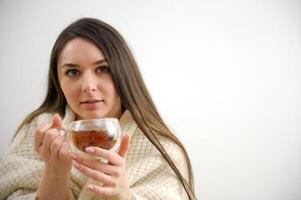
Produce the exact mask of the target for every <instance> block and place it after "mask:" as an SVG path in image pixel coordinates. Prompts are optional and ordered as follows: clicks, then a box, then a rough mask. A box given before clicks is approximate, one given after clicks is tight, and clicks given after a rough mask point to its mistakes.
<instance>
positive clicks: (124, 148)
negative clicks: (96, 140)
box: [85, 133, 131, 165]
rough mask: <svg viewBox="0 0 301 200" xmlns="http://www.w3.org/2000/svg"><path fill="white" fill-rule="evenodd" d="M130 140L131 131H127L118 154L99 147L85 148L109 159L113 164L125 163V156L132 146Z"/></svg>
mask: <svg viewBox="0 0 301 200" xmlns="http://www.w3.org/2000/svg"><path fill="white" fill-rule="evenodd" d="M130 142H131V136H130V134H129V133H126V134H125V135H124V136H123V138H122V141H121V144H120V148H119V151H118V154H116V153H115V152H111V151H108V150H106V149H102V148H98V147H87V148H86V149H85V150H86V152H88V153H90V154H91V155H93V156H96V157H101V158H104V159H106V160H108V161H109V163H112V164H113V165H123V164H124V158H125V157H126V155H127V153H128V150H129V148H130Z"/></svg>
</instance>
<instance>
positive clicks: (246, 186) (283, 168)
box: [0, 0, 301, 200]
mask: <svg viewBox="0 0 301 200" xmlns="http://www.w3.org/2000/svg"><path fill="white" fill-rule="evenodd" d="M300 9H301V3H300V1H288V0H283V1H264V0H252V1H251V0H250V1H245V0H242V1H234V0H232V1H222V0H221V1H209V0H207V1H192V0H183V1H173V0H157V1H154V0H152V1H146V0H144V1H143V0H136V1H134V0H132V1H130V0H127V1H117V0H110V1H104V0H94V1H74V0H70V1H67V0H66V1H58V0H57V1H47V2H45V1H30V0H27V1H22V0H20V1H16V0H2V1H1V2H0V30H1V33H0V35H1V37H0V44H1V54H0V91H1V104H0V110H1V112H0V127H1V131H0V134H1V140H0V156H1V155H3V154H4V152H5V150H6V149H7V147H8V142H9V138H10V137H11V136H12V135H13V133H14V130H15V128H16V127H17V125H18V124H19V123H20V122H21V120H22V119H23V118H24V117H25V116H26V114H28V113H29V112H30V111H32V110H33V109H34V108H36V107H37V106H38V105H39V104H40V103H41V101H42V98H43V96H44V93H45V85H46V84H45V83H46V81H45V80H46V74H47V67H48V61H49V55H50V51H51V47H52V45H53V43H54V41H55V39H56V37H57V36H58V34H59V32H60V31H61V30H62V29H63V28H64V27H65V26H66V25H68V24H69V23H70V22H72V21H73V20H75V19H78V18H79V17H83V16H90V17H97V18H99V19H102V20H104V21H106V22H108V23H110V24H112V25H113V26H115V27H116V28H117V29H118V30H120V32H121V33H122V34H123V35H124V36H125V38H126V39H127V41H128V43H129V45H130V47H131V48H132V50H133V52H134V54H135V56H136V59H137V61H138V63H139V65H140V68H141V70H142V73H143V76H144V78H145V81H146V83H147V85H148V87H149V89H150V91H151V93H152V95H153V98H154V101H155V102H156V104H157V106H158V108H159V110H160V112H161V113H162V115H163V117H164V118H165V120H166V121H167V122H168V124H169V125H170V127H172V128H173V130H175V131H176V132H177V134H178V136H179V137H180V138H181V140H182V141H183V143H184V145H185V146H186V147H187V150H188V152H189V154H190V156H191V159H192V162H193V167H194V173H195V182H196V192H197V196H198V198H199V199H204V200H242V199H244V200H254V199H260V200H270V199H273V200H284V199H285V200H299V199H301V192H300V187H301V145H300V142H301V135H300V131H301V123H300V122H301V121H300V120H301V107H300V100H301V99H300V94H301V81H300V75H301V70H300V64H301V61H300V58H301V37H300V35H301V12H300Z"/></svg>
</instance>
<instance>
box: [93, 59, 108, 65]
mask: <svg viewBox="0 0 301 200" xmlns="http://www.w3.org/2000/svg"><path fill="white" fill-rule="evenodd" d="M103 63H107V60H106V59H105V58H103V59H101V60H98V61H96V62H94V63H93V65H100V64H103Z"/></svg>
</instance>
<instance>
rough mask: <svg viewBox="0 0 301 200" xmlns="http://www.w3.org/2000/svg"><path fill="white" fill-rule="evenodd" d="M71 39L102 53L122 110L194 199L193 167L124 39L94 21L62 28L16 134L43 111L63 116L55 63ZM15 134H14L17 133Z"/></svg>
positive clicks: (83, 19) (63, 107) (103, 24)
mask: <svg viewBox="0 0 301 200" xmlns="http://www.w3.org/2000/svg"><path fill="white" fill-rule="evenodd" d="M74 38H83V39H86V40H89V41H91V42H93V43H94V44H95V45H96V46H97V47H98V48H99V49H101V51H102V52H103V53H104V55H105V58H106V59H107V61H108V63H109V65H110V69H111V72H112V77H113V81H114V84H115V87H116V90H117V93H118V94H119V96H120V98H121V103H122V107H123V108H124V109H127V110H129V112H130V113H131V115H132V116H133V118H134V120H135V122H136V123H137V125H138V127H139V128H140V129H141V130H142V132H143V133H144V135H145V136H146V137H147V138H148V139H149V140H150V142H151V143H152V144H153V145H154V146H155V147H156V148H157V149H158V150H159V152H160V153H161V154H162V156H163V157H164V159H165V160H166V162H167V163H168V164H169V165H170V167H171V168H172V170H173V171H174V172H175V174H176V175H177V177H178V178H179V180H180V182H181V183H182V185H183V187H184V189H185V191H186V193H187V195H188V197H189V199H195V195H194V185H193V175H192V166H191V162H190V159H189V157H188V154H187V152H186V150H185V148H184V146H183V144H182V143H181V142H180V141H179V139H178V138H177V137H176V136H175V135H174V134H173V133H172V132H171V131H170V130H169V129H168V127H167V126H166V125H165V123H164V122H163V120H162V118H161V116H160V115H159V113H158V111H157V108H156V106H155V104H154V103H153V101H152V98H151V96H150V94H149V92H148V90H147V88H146V86H145V83H144V81H143V79H142V76H141V74H140V71H139V69H138V65H137V63H136V61H135V59H134V57H133V55H132V53H131V51H130V49H129V48H128V46H127V44H126V42H125V40H124V39H123V37H122V36H121V35H120V34H119V32H118V31H117V30H115V29H114V28H113V27H112V26H110V25H108V24H106V23H104V22H102V21H100V20H97V19H93V18H82V19H79V20H77V21H75V22H73V23H72V24H71V25H69V26H68V27H67V28H65V29H64V30H63V31H62V32H61V34H60V35H59V37H58V38H57V40H56V42H55V44H54V46H53V49H52V53H51V57H50V67H49V74H48V89H47V94H46V98H45V100H44V102H43V103H42V105H41V106H40V107H39V108H38V109H36V110H35V111H33V112H32V113H30V114H29V115H28V116H27V117H26V118H25V119H24V121H23V122H22V123H21V125H20V126H19V128H18V131H19V130H20V129H21V128H22V127H23V126H24V125H26V124H28V123H30V122H31V121H32V119H33V118H34V117H35V116H37V115H39V114H41V113H44V112H53V113H59V114H60V115H62V116H64V115H65V108H66V104H67V102H66V99H65V96H64V94H63V92H62V89H61V87H60V84H59V80H58V72H57V64H58V59H59V56H60V53H61V51H62V49H63V48H64V46H65V45H66V44H67V42H69V41H70V40H72V39H74ZM18 131H17V132H18ZM158 136H163V137H165V138H168V139H170V140H171V141H173V142H175V143H176V144H177V145H178V146H179V147H180V148H181V149H182V150H183V152H184V155H185V158H186V162H187V168H188V176H189V180H185V178H184V177H183V175H182V174H181V173H180V171H179V170H178V169H177V166H175V164H174V162H173V161H172V159H171V158H170V156H169V155H168V153H167V152H166V150H165V149H164V148H163V146H162V145H161V143H160V142H159V139H158Z"/></svg>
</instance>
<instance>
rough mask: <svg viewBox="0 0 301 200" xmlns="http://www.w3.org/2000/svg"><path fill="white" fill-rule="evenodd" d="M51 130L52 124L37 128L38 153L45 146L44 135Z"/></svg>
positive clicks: (36, 146) (36, 145) (36, 142)
mask: <svg viewBox="0 0 301 200" xmlns="http://www.w3.org/2000/svg"><path fill="white" fill-rule="evenodd" d="M50 128H51V125H50V124H42V125H40V126H38V127H37V129H36V132H35V148H36V151H38V150H39V148H40V146H42V144H43V139H44V133H45V132H46V131H47V130H48V129H50Z"/></svg>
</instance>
